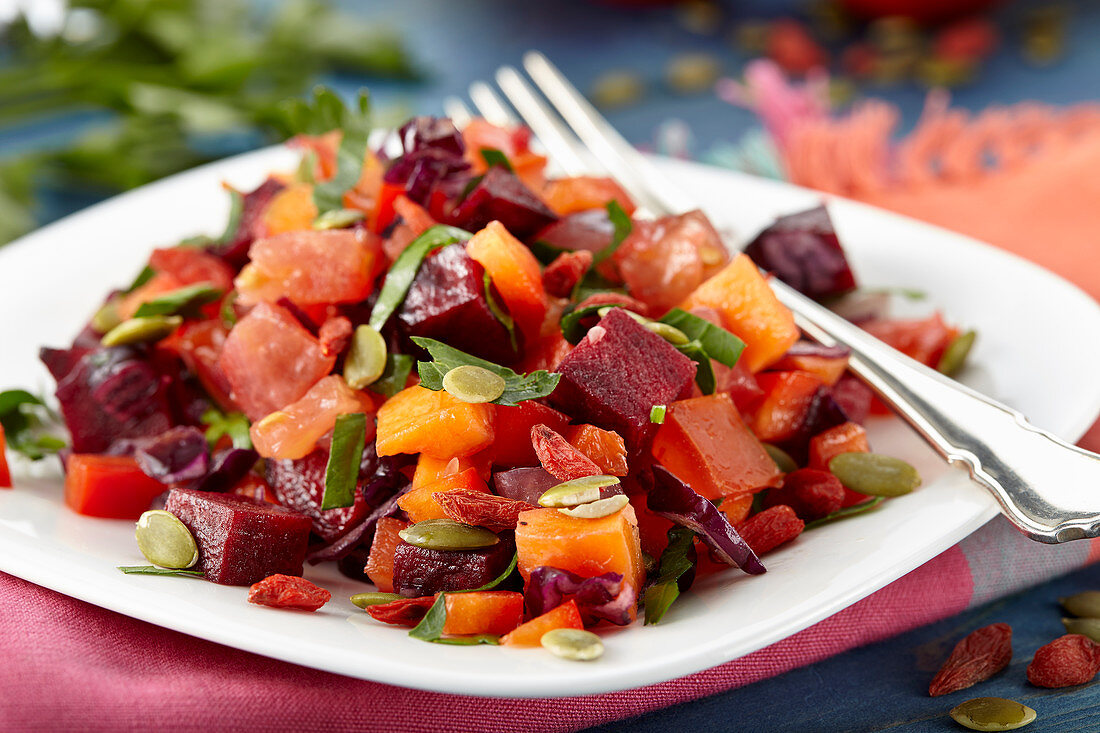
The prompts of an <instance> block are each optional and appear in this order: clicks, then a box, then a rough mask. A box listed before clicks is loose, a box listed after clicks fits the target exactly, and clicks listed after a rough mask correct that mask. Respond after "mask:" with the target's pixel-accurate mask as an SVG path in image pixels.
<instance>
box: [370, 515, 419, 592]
mask: <svg viewBox="0 0 1100 733" xmlns="http://www.w3.org/2000/svg"><path fill="white" fill-rule="evenodd" d="M408 526H409V523H408V522H405V521H402V520H400V519H397V518H395V517H382V518H381V519H379V520H378V524H377V525H376V526H375V530H374V540H373V541H372V542H371V546H370V556H369V557H368V559H367V567H366V573H367V576H368V577H370V579H371V582H372V583H374V584H375V585H376V586H378V590H380V591H382V592H383V593H393V554H394V551H395V550H396V549H397V546H398V545H399V544H401V538H400V537H398V536H397V533H398V532H400V531H401V530H403V529H405V528H406V527H408Z"/></svg>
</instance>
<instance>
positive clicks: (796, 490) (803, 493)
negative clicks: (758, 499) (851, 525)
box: [764, 468, 845, 522]
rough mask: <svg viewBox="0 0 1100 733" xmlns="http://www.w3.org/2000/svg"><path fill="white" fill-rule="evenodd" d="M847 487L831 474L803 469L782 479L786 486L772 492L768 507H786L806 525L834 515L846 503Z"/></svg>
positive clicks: (768, 499)
mask: <svg viewBox="0 0 1100 733" xmlns="http://www.w3.org/2000/svg"><path fill="white" fill-rule="evenodd" d="M844 497H845V493H844V484H842V483H840V479H838V478H837V477H836V476H834V475H833V474H831V473H829V472H828V471H819V470H818V469H816V468H800V469H798V470H797V471H791V472H790V473H788V474H787V476H786V477H785V478H784V479H783V486H782V488H779V489H770V490H769V491H768V494H767V496H766V498H765V499H764V504H765V506H769V507H772V506H778V505H780V504H786V505H787V506H789V507H790V508H791V509H793V510H794V513H795V514H797V515H798V518H799V519H801V520H802V521H804V522H811V521H813V520H815V519H820V518H821V517H824V516H827V515H829V514H832V513H833V512H835V511H837V510H838V509H840V507H841V506H843V504H844Z"/></svg>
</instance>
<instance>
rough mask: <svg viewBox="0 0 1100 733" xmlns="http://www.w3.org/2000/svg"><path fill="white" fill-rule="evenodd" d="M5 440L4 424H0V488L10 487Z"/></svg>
mask: <svg viewBox="0 0 1100 733" xmlns="http://www.w3.org/2000/svg"><path fill="white" fill-rule="evenodd" d="M6 450H7V441H6V440H5V438H4V426H3V425H0V489H10V488H11V469H9V468H8V456H7V454H6V453H5V451H6Z"/></svg>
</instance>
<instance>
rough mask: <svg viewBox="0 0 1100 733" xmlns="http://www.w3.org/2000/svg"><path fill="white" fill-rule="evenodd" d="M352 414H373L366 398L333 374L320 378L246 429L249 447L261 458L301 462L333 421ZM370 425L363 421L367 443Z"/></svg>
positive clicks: (371, 424) (371, 404) (371, 430)
mask: <svg viewBox="0 0 1100 733" xmlns="http://www.w3.org/2000/svg"><path fill="white" fill-rule="evenodd" d="M356 412H363V413H366V414H367V415H371V414H373V413H374V405H373V403H372V402H371V400H370V398H369V397H367V396H366V395H364V394H363V393H362V392H360V391H359V390H356V389H352V388H351V387H349V386H348V384H347V382H345V381H344V378H343V377H341V376H339V375H338V374H333V375H330V376H327V377H324V378H322V379H321V380H320V381H318V382H317V383H316V384H315V385H313V386H312V387H310V388H309V391H308V392H306V393H305V394H304V395H302V397H301V399H298V400H295V401H294V402H292V403H290V404H289V405H287V406H285V407H283V408H282V409H280V410H276V411H275V412H273V413H271V414H270V415H268V416H266V417H265V418H264V419H262V420H260V421H259V422H256V423H254V424H253V425H252V427H251V428H250V429H249V431H248V432H249V435H251V436H252V444H253V445H254V446H255V448H256V450H257V452H259V454H260V456H262V457H263V458H277V459H298V458H305V457H306V456H307V455H309V454H310V453H311V452H313V449H314V448H315V447H316V446H317V441H318V440H320V439H321V436H323V435H324V434H325V433H327V432H329V431H330V430H332V428H333V426H334V425H335V424H336V418H337V417H339V416H340V415H346V414H351V413H356ZM373 431H374V421H373V420H368V421H367V432H368V435H367V442H368V443H369V442H370V441H371V439H372V438H373V437H374V436H373V435H372V434H371V433H373Z"/></svg>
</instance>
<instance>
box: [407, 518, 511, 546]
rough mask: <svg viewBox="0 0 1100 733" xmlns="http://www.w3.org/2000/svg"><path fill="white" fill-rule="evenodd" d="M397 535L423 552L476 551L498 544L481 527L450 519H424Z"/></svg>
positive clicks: (493, 537)
mask: <svg viewBox="0 0 1100 733" xmlns="http://www.w3.org/2000/svg"><path fill="white" fill-rule="evenodd" d="M397 534H398V536H400V537H401V539H403V540H405V541H406V542H408V543H409V544H410V545H413V546H414V547H421V548H423V549H425V550H478V549H481V548H482V547H492V546H493V545H495V544H496V543H498V542H500V538H499V537H497V536H496V535H495V534H493V533H492V532H490V531H489V530H487V529H484V528H483V527H474V526H472V525H469V524H461V523H460V522H456V521H454V520H452V519H425V520H424V521H423V522H417V523H416V524H414V525H413V526H411V527H408V528H406V529H403V530H401V531H400V532H398V533H397Z"/></svg>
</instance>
